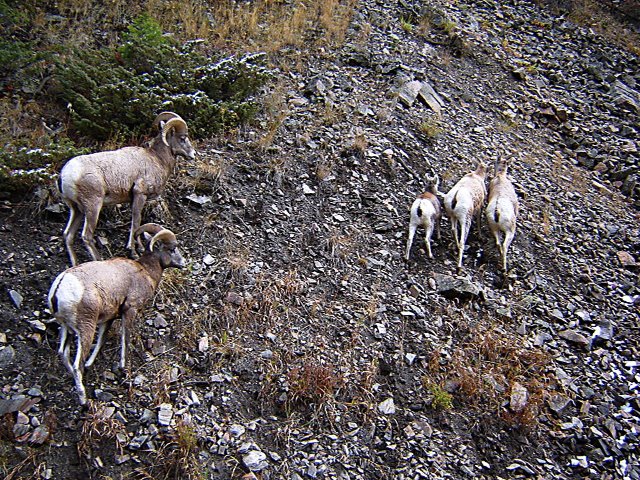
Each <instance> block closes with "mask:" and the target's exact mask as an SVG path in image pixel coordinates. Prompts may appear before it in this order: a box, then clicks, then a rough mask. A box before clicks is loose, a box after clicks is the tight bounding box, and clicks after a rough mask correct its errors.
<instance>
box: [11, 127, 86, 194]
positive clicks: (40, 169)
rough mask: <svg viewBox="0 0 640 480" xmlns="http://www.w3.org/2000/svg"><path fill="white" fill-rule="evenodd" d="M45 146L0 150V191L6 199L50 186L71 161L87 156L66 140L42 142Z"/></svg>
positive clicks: (15, 147)
mask: <svg viewBox="0 0 640 480" xmlns="http://www.w3.org/2000/svg"><path fill="white" fill-rule="evenodd" d="M44 143H45V146H43V147H41V148H33V147H32V146H27V145H12V144H8V145H5V146H4V148H3V149H2V150H0V188H1V189H2V193H3V195H5V196H13V195H17V194H19V193H21V192H24V191H26V190H29V189H30V188H32V187H34V186H36V185H38V184H41V183H46V182H49V181H50V180H51V179H52V178H53V177H54V176H55V172H57V171H58V170H59V169H60V167H61V166H62V165H63V164H64V163H65V162H66V161H67V160H68V159H69V158H71V157H75V156H76V155H81V154H83V153H88V152H89V149H87V148H78V147H77V146H76V145H75V144H74V143H73V142H72V141H71V140H69V139H68V138H62V139H59V140H50V141H49V142H44Z"/></svg>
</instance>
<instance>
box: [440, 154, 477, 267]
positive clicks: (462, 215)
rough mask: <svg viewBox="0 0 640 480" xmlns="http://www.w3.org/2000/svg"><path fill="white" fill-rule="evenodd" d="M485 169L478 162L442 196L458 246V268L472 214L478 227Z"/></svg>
mask: <svg viewBox="0 0 640 480" xmlns="http://www.w3.org/2000/svg"><path fill="white" fill-rule="evenodd" d="M486 169H487V167H486V165H485V164H484V163H482V162H480V163H478V167H477V168H476V170H475V171H474V172H470V173H467V174H466V175H465V176H464V177H462V178H461V179H460V180H459V181H458V183H456V184H455V185H454V186H453V188H452V189H451V190H449V192H448V193H447V194H446V195H445V197H444V208H445V210H446V212H447V216H448V217H449V220H451V230H452V231H453V237H454V239H455V242H456V246H457V247H458V268H462V256H463V254H464V247H465V244H466V242H467V236H468V235H469V230H470V229H471V222H472V220H473V216H474V215H475V216H476V218H477V222H476V223H477V224H478V229H479V228H480V215H481V213H482V204H483V203H484V198H485V196H486V195H487V189H486V187H485V185H484V179H485V176H486Z"/></svg>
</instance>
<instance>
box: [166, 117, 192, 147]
mask: <svg viewBox="0 0 640 480" xmlns="http://www.w3.org/2000/svg"><path fill="white" fill-rule="evenodd" d="M172 128H175V129H176V132H177V133H185V134H186V133H187V123H186V122H185V121H184V120H183V119H182V118H180V117H177V118H172V119H171V120H169V121H167V123H165V124H164V127H162V143H164V144H165V145H167V146H169V144H168V143H167V133H169V130H171V129H172Z"/></svg>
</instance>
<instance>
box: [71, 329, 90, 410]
mask: <svg viewBox="0 0 640 480" xmlns="http://www.w3.org/2000/svg"><path fill="white" fill-rule="evenodd" d="M76 339H77V346H76V348H77V350H76V359H75V361H74V362H73V366H72V368H71V374H72V375H73V380H74V381H75V384H76V391H77V392H78V397H79V399H80V405H85V404H86V403H87V391H86V390H85V388H84V384H83V383H82V370H81V364H80V361H81V360H82V343H83V342H82V338H81V337H80V335H78V333H77V332H76Z"/></svg>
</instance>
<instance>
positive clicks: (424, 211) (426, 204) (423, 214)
mask: <svg viewBox="0 0 640 480" xmlns="http://www.w3.org/2000/svg"><path fill="white" fill-rule="evenodd" d="M439 183H440V179H439V178H438V176H437V175H436V176H435V177H433V178H427V191H426V192H425V193H423V194H422V195H419V196H418V198H416V199H415V201H414V202H413V205H411V213H410V218H409V238H407V251H406V254H405V258H406V260H407V261H409V255H410V253H411V245H412V244H413V236H414V235H415V233H416V229H417V228H418V225H422V227H423V228H424V243H425V245H426V246H427V253H428V254H429V258H433V255H432V254H431V235H432V234H433V229H434V228H435V230H436V235H437V236H438V239H439V238H440V220H441V219H442V209H441V207H440V200H438V196H437V195H438V185H439Z"/></svg>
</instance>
